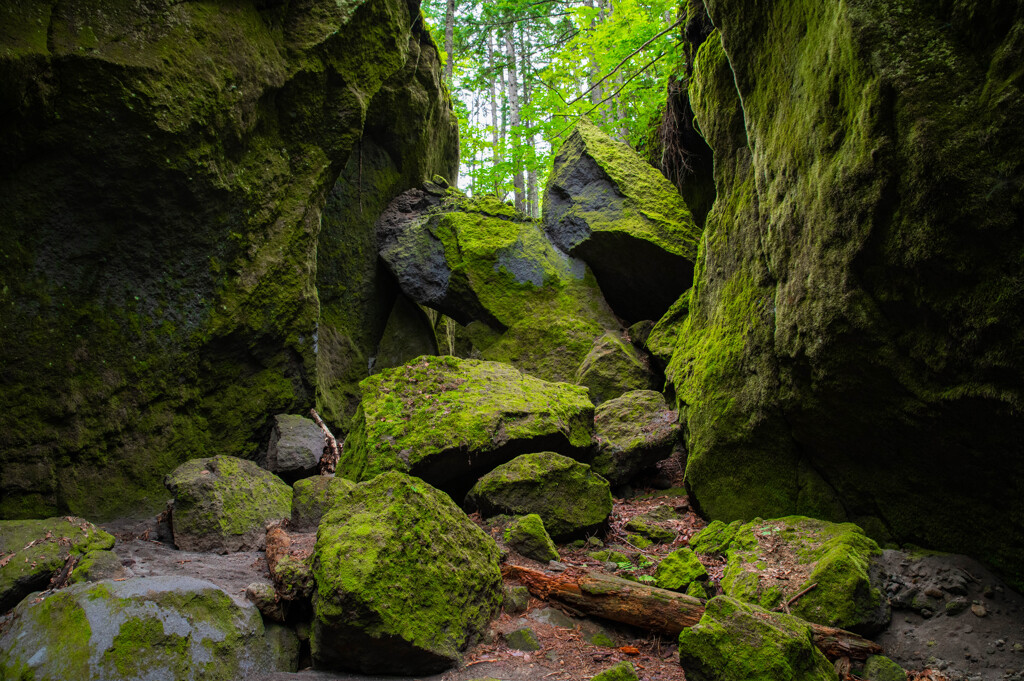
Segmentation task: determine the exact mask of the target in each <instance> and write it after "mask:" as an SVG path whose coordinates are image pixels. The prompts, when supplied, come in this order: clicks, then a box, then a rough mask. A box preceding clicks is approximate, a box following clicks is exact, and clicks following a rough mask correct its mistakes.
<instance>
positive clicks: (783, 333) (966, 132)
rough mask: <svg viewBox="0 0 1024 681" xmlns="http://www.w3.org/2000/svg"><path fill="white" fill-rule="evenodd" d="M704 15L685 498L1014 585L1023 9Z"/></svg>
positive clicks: (1018, 547)
mask: <svg viewBox="0 0 1024 681" xmlns="http://www.w3.org/2000/svg"><path fill="white" fill-rule="evenodd" d="M696 4H698V3H694V2H691V3H690V5H691V7H692V6H694V5H696ZM705 4H706V9H707V12H708V14H709V15H710V18H711V21H712V22H713V24H714V26H715V27H716V28H717V29H718V30H717V31H716V32H714V33H713V34H712V35H711V37H710V38H708V39H707V40H706V41H705V42H704V44H703V45H702V46H701V47H700V50H699V53H698V55H697V59H696V63H695V73H694V75H693V78H692V81H691V85H690V93H689V94H690V100H691V102H692V104H693V108H694V111H695V112H696V122H697V125H698V126H699V128H700V130H701V131H702V133H703V134H704V135H705V137H706V139H707V140H708V142H709V144H710V146H711V147H712V149H713V150H714V155H715V170H714V173H715V182H716V190H717V202H716V204H715V206H714V208H713V209H712V211H711V213H710V214H709V216H708V218H707V225H706V230H705V233H704V237H703V241H702V243H701V249H700V254H699V257H698V263H697V270H696V273H695V281H694V288H693V289H692V293H691V299H690V303H689V310H690V315H689V317H688V318H687V320H686V321H685V322H684V323H683V328H682V333H681V334H680V339H679V342H678V345H677V347H676V350H675V354H674V356H673V358H672V361H671V363H670V366H669V368H668V371H667V375H668V377H669V379H670V381H671V382H672V383H673V384H674V385H675V386H676V389H677V391H678V398H679V402H680V406H681V408H682V409H683V410H684V411H685V414H686V419H687V429H688V443H689V449H690V455H689V461H688V465H687V470H686V477H687V481H688V484H689V485H690V487H691V490H692V492H693V495H694V497H695V499H696V501H697V502H698V503H699V504H700V506H701V507H702V509H703V510H704V511H705V512H706V513H707V514H708V515H710V516H711V517H712V518H721V519H724V520H732V519H736V518H745V519H749V518H753V517H755V516H762V517H776V516H781V515H785V514H787V513H802V514H809V515H815V516H818V517H823V518H829V519H834V520H841V519H847V518H848V519H851V520H855V521H857V522H859V523H861V524H862V525H863V526H864V527H865V528H866V529H867V530H868V531H869V532H870V533H872V534H873V535H874V536H875V537H876V538H879V539H881V540H888V539H896V540H899V541H912V542H915V543H919V544H924V545H928V546H931V547H935V548H943V549H948V550H955V551H960V552H966V553H970V554H973V555H976V556H979V557H981V558H983V559H986V560H988V561H989V562H991V563H993V564H995V565H996V566H998V567H1000V568H1001V569H1003V570H1004V571H1005V572H1007V573H1008V574H1009V575H1010V576H1011V578H1013V579H1015V580H1017V583H1018V584H1019V583H1021V581H1022V580H1024V572H1022V570H1021V566H1022V565H1024V437H1022V436H1024V418H1022V416H1021V407H1022V404H1024V401H1022V397H1024V360H1022V358H1021V354H1020V348H1021V347H1022V345H1021V344H1022V341H1024V325H1022V313H1024V305H1022V303H1024V295H1022V292H1024V289H1022V287H1021V281H1022V271H1024V270H1022V268H1021V262H1022V257H1024V229H1022V226H1024V167H1022V166H1024V153H1022V152H1024V128H1022V127H1021V126H1020V123H1019V121H1020V120H1021V117H1022V116H1024V96H1022V93H1021V78H1022V73H1024V72H1022V70H1021V68H1020V64H1022V63H1024V3H1022V2H1019V1H1018V0H992V1H990V2H972V1H969V0H963V1H958V2H951V1H944V2H927V1H925V0H919V1H917V0H903V1H901V2H895V3H894V2H882V1H881V0H849V1H848V2H844V3H820V2H784V1H782V0H774V1H769V2H749V1H744V0H706V3H705Z"/></svg>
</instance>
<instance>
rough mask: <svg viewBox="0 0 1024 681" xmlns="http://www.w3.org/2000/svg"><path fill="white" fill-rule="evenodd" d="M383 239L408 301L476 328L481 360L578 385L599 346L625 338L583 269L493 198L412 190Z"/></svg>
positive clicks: (393, 210) (385, 219) (382, 223)
mask: <svg viewBox="0 0 1024 681" xmlns="http://www.w3.org/2000/svg"><path fill="white" fill-rule="evenodd" d="M377 230H378V237H379V239H380V243H381V249H380V253H381V257H382V259H383V260H384V262H385V263H387V265H388V268H389V269H390V270H391V271H392V272H393V273H394V275H395V277H396V278H397V279H398V283H399V285H400V286H401V287H402V291H403V293H404V294H405V295H407V296H408V297H409V298H411V299H412V300H414V301H416V302H417V303H420V304H423V305H427V306H429V307H431V308H434V309H436V310H439V311H441V312H442V313H444V314H446V315H448V316H450V317H451V318H452V319H454V320H456V321H458V322H459V323H460V324H463V325H467V326H472V327H474V328H472V329H471V331H470V336H471V338H472V339H473V344H474V346H475V347H476V348H477V349H478V350H479V352H480V353H481V356H482V357H483V358H484V359H488V360H494V361H501V362H507V363H509V364H512V365H513V366H515V367H516V368H518V369H520V370H522V371H524V372H526V373H529V374H530V375H533V376H536V377H538V378H542V379H545V380H549V381H572V380H573V377H574V375H575V372H576V369H577V367H579V365H580V363H581V362H582V361H583V359H584V357H586V355H587V353H588V352H589V351H590V348H591V346H592V345H593V343H594V340H595V339H596V338H598V337H600V336H601V335H602V334H604V333H605V332H607V331H609V330H615V331H619V329H620V327H619V323H618V321H617V320H616V319H615V317H614V315H613V314H612V312H611V310H610V309H609V308H608V305H607V304H606V303H605V301H604V297H603V296H602V294H601V291H600V289H599V288H598V286H597V282H596V281H595V280H594V277H593V275H592V274H590V272H589V270H588V269H587V267H586V265H584V264H583V262H581V261H579V260H576V259H575V258H572V257H569V256H566V255H565V254H564V253H563V252H562V251H560V250H558V249H557V248H555V247H554V246H553V245H552V244H551V242H550V241H549V240H548V238H547V237H546V236H545V234H544V232H543V231H542V230H541V229H540V227H539V226H538V225H537V223H536V222H535V221H533V220H531V219H529V218H528V217H526V216H525V215H522V214H520V213H517V212H516V211H515V210H514V209H512V208H511V207H510V206H508V205H506V204H504V203H501V202H499V201H497V200H496V199H494V198H493V197H486V196H484V197H467V196H465V195H463V194H461V193H460V192H458V191H456V190H452V189H450V190H447V191H446V192H445V193H444V194H443V195H442V196H436V195H433V194H430V193H428V192H424V191H419V190H410V191H409V192H406V193H405V194H403V195H401V196H399V197H398V198H396V199H395V200H394V201H393V202H392V204H391V205H390V206H389V207H388V210H387V211H386V212H385V213H384V214H383V215H382V216H381V218H380V220H379V221H378V223H377Z"/></svg>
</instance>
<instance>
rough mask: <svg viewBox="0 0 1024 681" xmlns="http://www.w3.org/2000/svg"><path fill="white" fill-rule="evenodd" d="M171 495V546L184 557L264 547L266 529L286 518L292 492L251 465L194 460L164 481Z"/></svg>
mask: <svg viewBox="0 0 1024 681" xmlns="http://www.w3.org/2000/svg"><path fill="white" fill-rule="evenodd" d="M164 484H165V485H166V486H167V489H169V490H170V491H171V494H173V495H174V510H173V512H172V513H171V526H172V528H173V530H174V544H175V546H177V547H178V548H179V549H182V550H184V551H251V550H255V549H260V548H263V546H264V545H265V544H266V525H267V523H268V522H269V521H271V520H278V519H280V518H290V517H291V514H292V488H291V487H289V486H288V485H286V484H285V483H284V481H282V480H281V478H279V477H277V476H276V475H274V474H273V473H270V472H269V471H266V470H263V469H262V468H260V467H259V466H257V465H256V464H255V463H253V462H252V461H246V460H245V459H238V458H235V457H233V456H223V455H221V456H213V457H210V458H208V459H193V460H192V461H188V462H186V463H183V464H182V465H180V466H178V467H177V468H176V469H174V471H172V472H171V473H169V474H168V475H167V477H166V479H165V480H164Z"/></svg>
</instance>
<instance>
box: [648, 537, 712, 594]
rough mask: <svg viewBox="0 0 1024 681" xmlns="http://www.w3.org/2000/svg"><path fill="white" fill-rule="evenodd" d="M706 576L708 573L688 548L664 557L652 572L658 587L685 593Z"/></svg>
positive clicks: (677, 550)
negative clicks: (690, 586) (691, 585)
mask: <svg viewBox="0 0 1024 681" xmlns="http://www.w3.org/2000/svg"><path fill="white" fill-rule="evenodd" d="M707 576H708V571H707V570H706V569H704V566H703V565H701V562H700V560H698V558H697V555H696V554H695V553H694V552H693V550H692V549H689V548H682V549H676V550H675V551H673V552H672V553H670V554H668V555H667V556H665V558H664V559H662V561H661V562H660V563H658V569H657V570H655V572H654V579H655V580H656V584H657V585H658V587H660V588H662V589H672V590H673V591H684V590H686V592H687V593H689V589H688V587H689V585H690V584H692V583H693V582H695V581H696V580H699V579H707ZM704 597H705V598H706V596H704Z"/></svg>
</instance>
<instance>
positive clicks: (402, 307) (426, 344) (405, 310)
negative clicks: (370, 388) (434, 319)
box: [372, 295, 439, 372]
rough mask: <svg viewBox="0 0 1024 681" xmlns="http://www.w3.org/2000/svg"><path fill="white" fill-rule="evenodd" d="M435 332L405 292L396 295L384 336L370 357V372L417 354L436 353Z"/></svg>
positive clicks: (414, 357)
mask: <svg viewBox="0 0 1024 681" xmlns="http://www.w3.org/2000/svg"><path fill="white" fill-rule="evenodd" d="M437 354H439V352H438V348H437V335H436V333H435V331H434V325H433V324H431V322H430V318H429V317H428V316H427V313H426V312H424V311H423V309H422V308H421V307H420V306H418V305H417V304H416V303H414V302H412V301H411V300H409V299H408V298H407V297H405V296H404V295H399V296H398V297H397V298H395V305H394V307H392V308H391V314H390V315H388V323H387V325H386V326H385V327H384V335H383V336H381V339H380V344H378V345H377V353H376V354H375V355H374V356H373V358H372V361H373V371H374V372H377V371H380V370H381V369H390V368H392V367H398V366H402V365H403V364H405V363H406V362H408V361H410V360H413V359H416V358H417V357H419V356H420V355H437Z"/></svg>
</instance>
